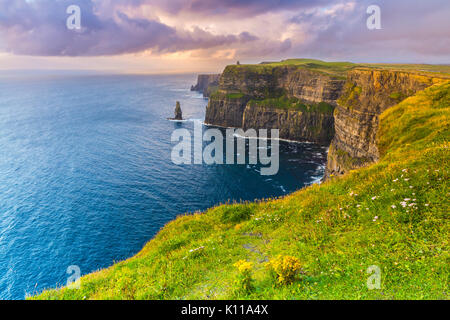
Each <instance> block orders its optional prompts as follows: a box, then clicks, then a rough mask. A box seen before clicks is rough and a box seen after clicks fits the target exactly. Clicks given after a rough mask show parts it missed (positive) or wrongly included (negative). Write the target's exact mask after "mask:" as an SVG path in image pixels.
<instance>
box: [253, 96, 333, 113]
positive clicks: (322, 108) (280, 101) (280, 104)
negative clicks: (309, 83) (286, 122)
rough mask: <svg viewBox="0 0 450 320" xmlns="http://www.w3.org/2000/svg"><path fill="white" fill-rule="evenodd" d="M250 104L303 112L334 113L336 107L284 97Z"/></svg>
mask: <svg viewBox="0 0 450 320" xmlns="http://www.w3.org/2000/svg"><path fill="white" fill-rule="evenodd" d="M248 104H250V106H260V107H266V108H275V109H284V110H295V111H301V112H321V113H333V110H334V106H332V105H331V104H329V103H326V102H319V103H308V104H306V103H304V102H302V101H301V100H300V99H298V98H296V97H287V96H284V95H283V96H281V97H278V98H268V99H263V100H256V99H253V100H250V101H249V102H248Z"/></svg>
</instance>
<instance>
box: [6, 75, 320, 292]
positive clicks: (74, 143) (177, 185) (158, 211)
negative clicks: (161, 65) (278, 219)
mask: <svg viewBox="0 0 450 320" xmlns="http://www.w3.org/2000/svg"><path fill="white" fill-rule="evenodd" d="M195 81H196V76H195V75H176V76H175V75H171V76H144V75H82V74H59V75H47V74H33V75H31V76H28V75H26V73H24V74H17V75H14V76H11V75H0V299H24V298H25V297H26V296H27V295H31V294H35V293H38V292H40V291H42V290H43V289H45V288H52V287H57V286H62V285H65V284H66V282H67V279H68V278H69V277H70V276H71V275H73V274H72V273H71V272H73V270H74V269H73V268H72V269H70V270H72V271H71V272H69V273H67V271H68V268H69V267H70V266H77V267H78V268H79V269H80V271H81V274H83V275H84V274H87V273H90V272H93V271H95V270H98V269H101V268H105V267H108V266H110V265H112V264H113V263H114V262H117V261H121V260H124V259H127V258H129V257H131V256H133V255H134V254H136V253H137V252H138V251H139V250H140V249H142V247H143V246H144V245H145V243H146V242H148V241H149V240H150V239H151V238H152V237H153V236H154V235H155V234H156V233H157V232H158V231H159V230H160V229H161V228H162V227H163V226H164V225H165V224H166V223H167V222H168V221H170V220H172V219H174V218H176V216H177V215H180V214H183V213H186V212H195V211H197V210H205V209H207V208H208V207H211V206H214V205H216V204H220V203H224V202H227V201H228V200H231V201H234V200H235V201H241V200H242V201H243V200H254V199H262V198H268V197H274V196H282V195H284V194H287V193H291V192H293V191H295V190H297V189H300V188H302V187H304V186H305V185H308V184H311V183H314V182H317V181H318V180H320V178H321V177H322V175H323V172H324V163H325V161H326V149H324V148H322V147H319V146H317V145H314V144H310V143H289V142H283V141H281V142H280V169H279V172H278V174H277V175H274V176H262V175H261V174H260V166H259V165H250V164H244V165H206V164H202V165H176V164H174V163H172V161H171V151H172V148H173V147H174V145H175V144H176V143H173V142H171V134H172V132H173V131H174V130H175V129H180V128H185V129H187V130H189V132H192V131H193V128H194V123H196V122H197V123H201V121H202V119H204V113H205V106H206V104H207V100H206V99H205V98H203V97H202V95H201V94H199V93H197V92H191V91H190V90H189V88H190V85H191V84H193V83H195ZM177 100H178V101H180V102H181V107H182V110H183V116H184V118H186V119H187V121H184V122H171V121H168V120H167V117H171V116H173V111H174V107H175V102H176V101H177ZM203 128H205V126H203ZM77 267H76V268H77ZM70 270H69V271H70Z"/></svg>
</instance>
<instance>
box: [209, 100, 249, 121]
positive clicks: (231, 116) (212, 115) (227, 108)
mask: <svg viewBox="0 0 450 320" xmlns="http://www.w3.org/2000/svg"><path fill="white" fill-rule="evenodd" d="M248 101H249V97H246V96H241V95H232V94H225V93H221V92H216V93H213V94H212V95H211V97H210V99H209V103H208V106H207V107H206V116H205V123H207V124H212V125H216V126H221V127H235V128H240V127H242V116H243V114H244V109H245V106H246V104H247V102H248Z"/></svg>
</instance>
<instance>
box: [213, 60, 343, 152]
mask: <svg viewBox="0 0 450 320" xmlns="http://www.w3.org/2000/svg"><path fill="white" fill-rule="evenodd" d="M344 84H345V79H342V78H339V77H336V76H331V75H327V74H322V73H319V72H314V71H310V70H307V69H304V68H297V67H295V66H277V67H272V66H265V65H258V66H244V65H240V66H239V65H234V66H228V67H227V68H226V69H225V70H224V72H223V74H222V76H221V77H220V79H219V86H218V91H217V92H216V93H215V94H213V95H211V97H210V100H209V103H208V106H207V108H206V118H205V121H206V123H208V124H212V125H219V126H225V127H228V126H229V127H242V128H245V129H248V128H253V129H280V137H281V138H284V139H290V140H297V141H311V142H318V143H321V144H328V143H329V142H330V140H331V138H332V137H333V134H334V120H333V116H332V113H328V114H327V113H323V112H314V111H313V112H302V111H298V110H289V109H279V108H277V106H270V107H267V106H265V107H257V106H254V105H250V104H249V102H250V101H254V100H256V101H258V100H263V99H269V98H277V97H280V96H282V97H293V98H297V99H299V100H300V101H302V102H303V103H305V104H311V103H319V102H326V103H329V104H331V105H334V104H336V99H337V97H339V95H340V93H341V92H342V90H343V87H344Z"/></svg>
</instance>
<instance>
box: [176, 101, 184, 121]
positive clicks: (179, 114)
mask: <svg viewBox="0 0 450 320" xmlns="http://www.w3.org/2000/svg"><path fill="white" fill-rule="evenodd" d="M174 120H183V113H182V112H181V105H180V101H177V105H176V106H175V118H174Z"/></svg>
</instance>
